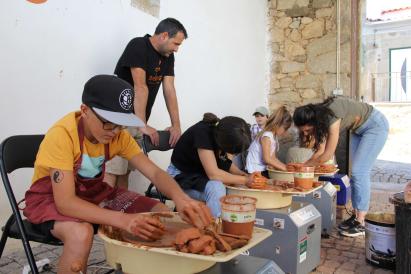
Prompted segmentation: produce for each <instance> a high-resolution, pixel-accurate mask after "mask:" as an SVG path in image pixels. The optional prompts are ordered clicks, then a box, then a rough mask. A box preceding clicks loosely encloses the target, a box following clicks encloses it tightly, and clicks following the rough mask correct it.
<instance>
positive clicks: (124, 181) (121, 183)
mask: <svg viewBox="0 0 411 274" xmlns="http://www.w3.org/2000/svg"><path fill="white" fill-rule="evenodd" d="M128 175H130V171H127V173H126V174H124V175H118V176H117V186H118V187H122V188H124V189H128Z"/></svg>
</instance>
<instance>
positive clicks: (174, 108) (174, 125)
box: [163, 76, 181, 147]
mask: <svg viewBox="0 0 411 274" xmlns="http://www.w3.org/2000/svg"><path fill="white" fill-rule="evenodd" d="M163 94H164V99H165V101H166V105H167V110H168V114H169V115H170V120H171V127H169V128H168V130H170V140H169V143H170V145H171V146H172V147H174V146H175V144H176V143H177V141H178V139H179V138H180V136H181V125H180V116H179V111H178V103H177V94H176V89H175V87H174V76H164V79H163Z"/></svg>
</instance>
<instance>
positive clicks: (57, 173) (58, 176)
mask: <svg viewBox="0 0 411 274" xmlns="http://www.w3.org/2000/svg"><path fill="white" fill-rule="evenodd" d="M52 179H53V182H54V183H60V182H61V181H63V179H64V175H63V172H61V171H60V170H56V171H54V173H53V177H52Z"/></svg>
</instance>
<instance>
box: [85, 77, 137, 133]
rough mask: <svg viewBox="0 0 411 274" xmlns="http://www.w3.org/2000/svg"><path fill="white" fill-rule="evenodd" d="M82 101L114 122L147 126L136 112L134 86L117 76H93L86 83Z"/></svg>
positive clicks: (124, 124) (133, 125)
mask: <svg viewBox="0 0 411 274" xmlns="http://www.w3.org/2000/svg"><path fill="white" fill-rule="evenodd" d="M82 101H83V104H85V105H87V106H88V107H91V108H92V109H93V110H94V111H95V112H96V113H97V114H98V115H100V116H101V117H103V118H104V119H106V120H107V121H109V122H111V123H113V124H116V125H121V126H132V127H144V126H145V124H144V122H143V121H142V120H141V119H140V118H138V117H137V116H136V115H135V114H134V107H133V104H134V90H133V87H132V86H131V85H130V84H129V83H127V82H126V81H124V80H122V79H120V78H118V77H117V76H114V75H96V76H93V77H92V78H91V79H90V80H88V81H87V82H86V84H85V85H84V90H83V97H82Z"/></svg>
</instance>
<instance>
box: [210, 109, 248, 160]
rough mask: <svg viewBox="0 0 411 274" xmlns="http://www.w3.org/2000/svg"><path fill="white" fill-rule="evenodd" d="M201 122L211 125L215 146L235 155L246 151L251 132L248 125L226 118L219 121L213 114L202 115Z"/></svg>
mask: <svg viewBox="0 0 411 274" xmlns="http://www.w3.org/2000/svg"><path fill="white" fill-rule="evenodd" d="M203 122H205V123H207V124H209V125H212V126H214V127H215V129H214V138H215V141H216V143H217V146H218V147H219V148H220V149H221V150H222V151H223V152H227V153H230V154H237V153H240V152H243V151H245V150H247V149H248V147H249V146H250V143H251V132H250V127H249V126H248V124H247V123H246V122H245V121H244V120H243V119H241V118H238V117H234V116H227V117H224V118H222V119H219V118H218V117H217V116H216V115H214V114H213V113H209V112H208V113H204V116H203Z"/></svg>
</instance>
